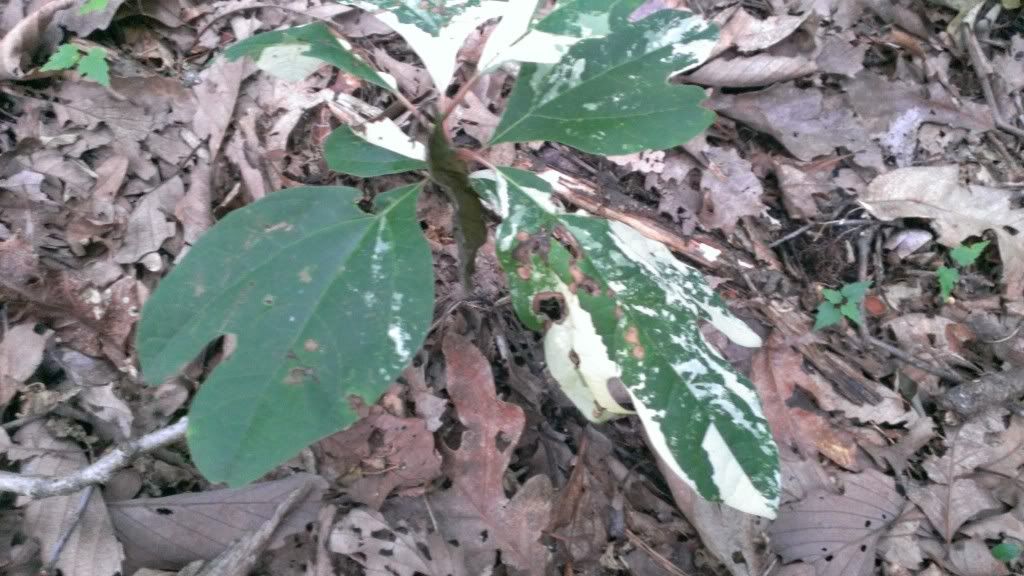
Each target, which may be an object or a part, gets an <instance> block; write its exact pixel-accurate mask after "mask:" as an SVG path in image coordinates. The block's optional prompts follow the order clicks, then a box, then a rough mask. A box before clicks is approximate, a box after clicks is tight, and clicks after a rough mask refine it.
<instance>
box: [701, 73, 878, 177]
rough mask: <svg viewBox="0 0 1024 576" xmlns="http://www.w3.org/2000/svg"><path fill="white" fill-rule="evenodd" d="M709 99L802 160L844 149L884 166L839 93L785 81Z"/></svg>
mask: <svg viewBox="0 0 1024 576" xmlns="http://www.w3.org/2000/svg"><path fill="white" fill-rule="evenodd" d="M711 101H712V103H713V107H714V108H715V109H716V110H718V111H719V112H721V113H722V114H724V115H726V116H728V117H730V118H732V119H734V120H737V121H739V122H742V123H744V124H747V125H749V126H750V127H751V128H754V129H755V130H758V131H760V132H764V133H765V134H769V135H771V136H773V137H774V138H775V139H776V140H778V141H779V143H780V144H782V145H783V146H785V147H786V149H787V150H789V152H790V153H791V154H793V156H796V157H797V158H799V159H800V160H803V161H805V162H810V161H811V160H814V159H815V158H816V157H818V156H829V155H832V154H834V153H835V152H836V149H837V148H845V149H847V150H849V151H851V152H853V153H854V154H855V157H856V159H857V160H858V163H859V164H861V165H862V166H872V167H875V166H877V167H878V168H879V169H880V170H882V169H884V167H885V166H884V163H883V162H882V157H881V152H880V150H879V148H878V145H877V144H875V143H874V142H871V140H870V138H869V137H868V133H867V131H866V130H865V129H864V127H863V126H862V125H861V123H860V121H859V120H858V119H857V118H856V117H855V116H854V114H853V112H852V111H851V110H850V109H849V105H848V104H847V103H846V102H844V101H843V98H842V97H840V96H836V95H829V96H825V95H823V94H822V91H821V90H820V89H816V88H812V89H807V90H801V89H800V88H797V87H796V85H795V84H793V83H792V82H787V83H784V84H776V85H775V86H772V87H771V88H768V89H766V90H760V91H757V92H749V93H746V94H738V95H722V94H716V95H715V96H714V97H713V98H712V99H711Z"/></svg>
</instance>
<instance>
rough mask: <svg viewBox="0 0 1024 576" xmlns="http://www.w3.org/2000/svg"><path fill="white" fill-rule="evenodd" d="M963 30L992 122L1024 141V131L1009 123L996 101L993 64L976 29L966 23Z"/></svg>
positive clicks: (965, 42)
mask: <svg viewBox="0 0 1024 576" xmlns="http://www.w3.org/2000/svg"><path fill="white" fill-rule="evenodd" d="M961 30H962V32H963V41H964V45H965V46H966V47H967V54H968V55H969V56H970V57H971V64H973V65H974V73H975V74H977V76H978V82H980V83H981V91H982V93H983V94H984V95H985V102H986V103H987V104H988V107H989V108H990V109H991V111H992V120H993V122H994V123H995V125H996V128H998V129H1000V130H1002V131H1003V132H1007V133H1009V134H1013V135H1014V136H1016V137H1017V138H1022V139H1024V130H1021V129H1020V128H1017V127H1016V126H1014V125H1013V124H1010V123H1009V122H1007V121H1006V120H1005V119H1004V118H1003V114H1002V112H1001V111H1000V110H999V102H998V101H997V100H996V96H995V92H994V91H993V90H992V78H991V74H992V72H993V70H992V64H991V63H990V62H989V61H988V58H987V57H986V56H985V53H984V52H983V51H982V49H981V44H979V43H978V37H977V36H975V34H974V29H973V28H972V27H971V25H970V24H968V23H967V22H966V21H965V22H964V24H963V26H962V28H961Z"/></svg>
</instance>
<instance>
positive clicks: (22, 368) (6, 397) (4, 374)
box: [0, 323, 53, 407]
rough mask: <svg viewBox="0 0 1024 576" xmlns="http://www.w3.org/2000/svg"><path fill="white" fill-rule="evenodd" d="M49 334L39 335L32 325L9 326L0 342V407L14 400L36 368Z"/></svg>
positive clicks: (47, 332)
mask: <svg viewBox="0 0 1024 576" xmlns="http://www.w3.org/2000/svg"><path fill="white" fill-rule="evenodd" d="M52 334H53V333H52V332H50V331H49V330H47V331H46V332H44V333H42V334H39V333H37V332H36V331H35V326H34V325H33V324H32V323H26V324H18V325H17V326H12V327H11V328H10V329H9V330H8V331H7V333H6V334H4V335H3V339H0V407H3V406H7V403H8V402H10V401H11V399H12V398H14V395H15V394H16V393H17V392H18V387H19V386H21V385H22V384H24V383H25V381H26V380H28V379H29V377H31V376H32V374H33V373H34V372H35V371H36V368H38V367H39V363H40V362H42V360H43V352H44V351H45V350H46V342H47V340H49V338H50V336H51V335H52Z"/></svg>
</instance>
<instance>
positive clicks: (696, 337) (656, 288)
mask: <svg viewBox="0 0 1024 576" xmlns="http://www.w3.org/2000/svg"><path fill="white" fill-rule="evenodd" d="M501 174H502V176H503V178H496V177H495V176H494V174H493V173H490V172H488V173H481V174H478V175H477V177H476V179H475V182H476V184H477V185H478V189H479V190H481V192H482V193H483V194H484V195H485V197H486V198H487V199H488V200H489V201H490V202H491V203H492V204H493V205H494V207H495V210H496V211H497V212H498V213H499V214H500V215H501V216H502V218H503V221H502V223H501V225H500V226H499V227H498V232H497V238H496V239H497V248H498V255H499V259H500V262H501V265H502V267H503V268H504V269H505V271H506V273H507V275H508V279H509V286H510V290H511V292H512V298H513V303H514V305H515V309H516V311H517V313H518V314H519V316H520V318H521V319H522V320H523V321H524V323H526V324H527V325H528V326H531V327H534V328H541V327H543V328H544V329H545V336H544V347H545V356H546V359H547V362H548V365H549V368H550V369H551V372H552V375H554V376H555V378H556V379H558V380H559V383H560V384H562V385H563V386H565V387H566V392H567V394H568V395H569V396H570V398H572V399H573V400H574V402H576V403H577V405H578V406H579V407H580V409H581V410H582V411H583V412H584V414H586V415H587V416H588V417H591V418H592V419H595V420H600V419H602V418H605V417H607V416H608V413H607V411H608V410H609V409H611V408H614V407H615V406H617V404H618V403H617V402H616V401H615V400H614V398H612V397H611V394H610V393H609V392H608V386H609V385H610V384H611V382H612V381H614V380H621V382H622V383H623V384H624V386H625V388H626V390H627V391H628V393H629V396H630V398H631V399H632V402H633V405H634V408H635V409H636V411H637V413H638V415H639V416H640V418H641V421H642V422H643V424H644V427H645V429H646V430H647V433H648V437H649V438H650V440H651V443H652V445H653V446H654V447H655V449H656V450H657V451H658V452H659V454H660V455H661V456H662V457H663V458H664V459H665V460H666V462H667V463H668V464H669V465H670V467H671V468H672V469H673V471H674V472H675V473H676V474H678V475H679V476H680V478H682V479H684V480H685V481H686V482H687V483H688V484H690V485H691V486H694V487H695V488H696V489H697V491H698V492H699V493H700V494H701V495H702V496H704V497H705V498H707V499H710V500H721V501H724V502H725V503H726V504H728V505H730V506H733V507H735V508H737V509H739V510H743V511H746V512H750V513H754V514H760V515H764V516H773V515H774V512H775V509H776V507H777V505H778V496H779V464H778V454H777V452H776V449H775V445H774V444H773V442H772V439H771V433H770V432H769V430H768V426H767V424H766V423H765V420H764V417H763V415H762V413H761V408H760V405H759V403H758V400H757V396H756V394H755V392H754V390H753V387H752V386H751V385H750V383H749V382H747V381H746V379H744V378H743V377H742V376H741V375H739V374H738V373H737V372H736V371H735V370H734V369H733V368H732V367H731V366H730V365H729V364H728V362H726V361H725V360H723V359H722V358H721V357H720V356H719V355H718V353H717V352H716V351H715V350H714V349H713V348H712V347H711V346H710V345H709V344H708V343H707V342H706V341H705V340H704V338H703V336H702V335H701V333H700V327H699V320H701V319H705V320H708V321H710V322H711V323H712V324H714V325H715V326H716V327H718V328H719V329H720V330H722V331H723V332H725V333H726V335H728V336H729V337H730V338H732V339H733V340H734V341H736V342H738V343H740V344H743V345H747V346H751V345H754V346H756V345H758V344H759V343H760V340H759V338H757V336H756V335H755V334H753V333H752V332H751V331H750V330H749V328H747V327H746V325H745V324H743V323H742V322H741V321H739V320H737V319H736V318H735V317H733V316H732V315H731V314H730V313H729V311H728V309H727V308H726V306H725V304H724V303H723V302H722V300H721V299H720V298H719V297H718V296H717V295H716V294H715V293H714V291H713V290H712V289H711V288H710V287H709V286H708V285H707V284H706V283H705V282H704V279H703V277H702V276H701V275H700V273H699V272H698V271H697V270H695V269H693V268H690V267H689V266H687V265H686V264H684V263H682V262H680V261H679V260H677V259H676V258H675V257H673V256H672V254H671V253H670V252H669V251H668V249H667V248H666V247H665V246H664V245H662V244H660V243H658V242H655V241H653V240H650V239H648V238H646V237H644V236H642V235H641V234H639V233H638V232H636V231H635V230H633V229H632V228H630V227H628V226H626V225H623V224H621V223H618V222H609V221H606V220H603V219H599V218H593V217H589V216H583V215H572V214H565V213H563V212H562V211H561V210H559V209H558V208H557V207H556V206H555V204H554V203H552V201H551V198H550V195H551V189H550V186H549V185H548V184H547V182H545V181H544V180H541V179H540V178H538V177H537V176H535V175H533V174H530V173H528V172H523V171H520V170H514V169H502V170H501ZM581 387H587V388H588V389H589V392H590V395H589V397H588V395H587V394H584V393H582V391H581V390H580V388H581ZM588 398H590V399H592V403H591V404H590V405H587V404H585V403H584V402H585V401H586V400H587V399H588ZM595 403H596V405H595Z"/></svg>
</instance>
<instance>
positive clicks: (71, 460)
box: [11, 421, 124, 576]
mask: <svg viewBox="0 0 1024 576" xmlns="http://www.w3.org/2000/svg"><path fill="white" fill-rule="evenodd" d="M14 438H15V440H16V441H17V442H18V444H19V445H20V446H21V447H22V448H25V449H26V450H19V452H23V454H22V455H21V456H22V457H21V458H20V459H22V460H24V462H23V463H22V466H21V473H22V474H34V475H40V476H55V477H61V476H67V475H68V474H71V473H72V472H75V471H76V470H78V469H80V468H84V467H85V466H87V465H88V464H89V460H88V458H86V456H85V454H84V453H83V452H82V450H81V449H80V448H79V447H78V446H77V445H76V444H75V443H74V442H69V441H67V440H59V439H57V438H55V437H54V436H53V435H52V434H51V433H50V432H49V430H47V429H46V426H45V424H44V423H43V422H42V421H36V422H30V423H29V424H27V425H26V426H25V427H23V428H21V429H20V430H18V432H17V434H15V436H14ZM11 454H14V452H13V450H12V452H11ZM87 490H88V489H87ZM85 496H86V490H81V491H79V492H75V493H74V494H68V495H67V496H54V497H51V498H44V499H40V500H29V499H28V498H20V499H19V501H18V503H19V505H20V506H22V507H23V508H24V511H25V523H24V530H25V533H26V534H27V535H28V536H30V537H32V538H35V539H37V540H39V543H40V546H41V553H42V557H43V558H44V559H48V558H49V557H50V556H51V555H52V553H53V551H54V549H55V546H56V545H57V542H58V540H59V539H60V537H61V534H63V533H64V532H65V531H66V530H68V529H69V528H71V525H72V522H77V524H76V525H75V526H74V531H72V532H71V536H70V537H69V538H68V540H67V543H66V544H64V548H63V549H62V550H61V553H60V556H59V557H58V559H57V565H56V568H57V569H58V570H60V571H61V572H62V573H63V574H64V576H115V575H116V574H119V573H120V572H121V561H122V559H123V558H124V550H123V549H122V547H121V544H120V543H119V542H118V540H117V538H115V537H114V528H113V526H112V525H111V519H110V516H108V514H107V509H106V507H105V506H104V504H103V495H102V494H101V492H100V491H99V490H96V489H91V490H90V491H89V493H88V501H87V503H86V504H85V506H84V508H81V513H80V514H78V510H79V509H80V507H81V504H82V499H83V497H85Z"/></svg>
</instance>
